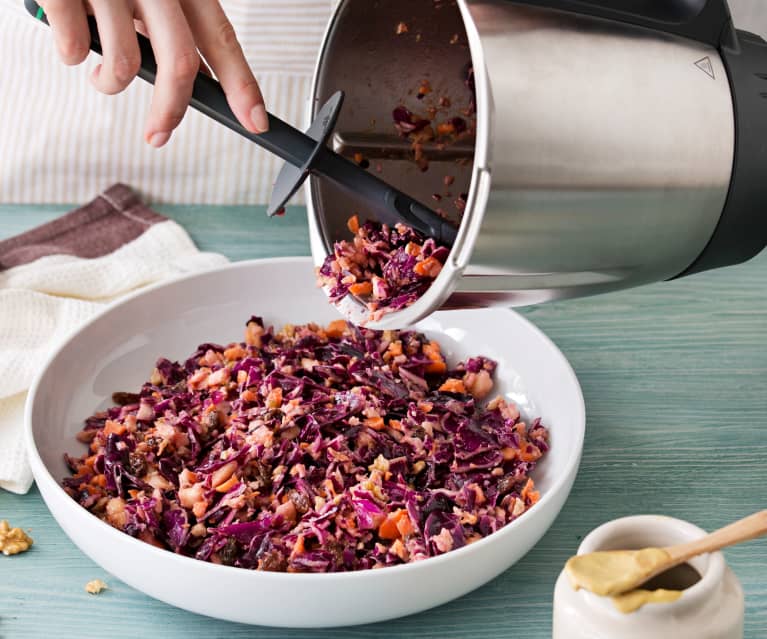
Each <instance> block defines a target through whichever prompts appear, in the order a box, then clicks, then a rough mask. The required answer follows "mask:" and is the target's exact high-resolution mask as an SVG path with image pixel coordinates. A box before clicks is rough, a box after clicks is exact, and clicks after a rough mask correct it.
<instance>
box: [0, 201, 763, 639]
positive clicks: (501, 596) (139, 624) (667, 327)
mask: <svg viewBox="0 0 767 639" xmlns="http://www.w3.org/2000/svg"><path fill="white" fill-rule="evenodd" d="M62 210H64V209H61V208H47V209H40V210H35V211H33V210H32V209H29V208H27V207H0V237H3V236H7V235H11V234H14V233H17V232H20V231H21V230H23V229H25V228H28V227H30V226H33V225H34V224H37V223H40V222H42V221H44V220H45V219H50V218H51V217H52V216H53V215H55V214H57V213H59V212H61V211H62ZM160 210H161V211H162V212H163V213H165V214H167V215H169V216H170V217H172V218H173V219H176V220H177V221H179V222H180V223H181V224H182V225H183V226H184V227H185V228H187V229H188V230H189V231H190V233H191V234H192V236H193V237H194V239H195V241H196V242H197V243H198V245H199V246H200V247H201V248H203V249H206V250H214V251H220V252H222V253H224V254H226V255H228V256H229V257H230V258H233V259H244V258H247V257H261V256H267V255H289V254H306V253H308V244H307V233H306V227H305V223H304V221H303V218H302V212H301V210H300V209H297V210H291V211H290V212H289V214H288V216H286V218H284V219H281V220H271V221H268V220H265V219H264V218H263V216H262V214H261V212H260V211H258V210H251V209H245V208H242V207H229V208H219V209H216V208H213V207H160ZM766 293H767V254H765V255H762V256H760V257H758V258H757V259H755V260H753V261H752V262H750V263H749V264H746V265H743V266H739V267H735V268H731V269H724V270H721V271H718V272H714V273H706V274H702V275H698V276H695V277H692V278H688V279H685V280H679V281H676V282H671V283H665V284H657V285H652V286H646V287H643V288H640V289H636V290H632V291H626V292H622V293H614V294H611V295H608V296H604V297H599V298H592V299H585V300H576V301H570V302H562V303H556V304H549V305H543V306H537V307H531V308H528V309H524V310H523V311H522V313H523V314H524V315H526V316H527V317H528V318H529V319H531V320H532V321H533V322H535V323H536V324H537V325H538V326H540V327H541V328H542V329H543V330H544V331H545V332H546V333H547V334H548V335H549V336H550V337H551V338H552V339H553V340H554V341H555V342H556V343H557V344H558V345H559V347H560V348H561V349H562V350H563V351H564V353H565V355H567V357H568V358H569V359H570V361H571V363H572V364H573V367H574V368H575V371H576V373H577V374H578V377H579V379H580V381H581V384H582V386H583V390H584V395H585V397H586V406H587V412H588V428H587V438H586V448H585V451H584V456H583V464H582V466H581V470H580V473H579V476H578V479H577V481H576V484H575V487H574V489H573V493H572V495H571V497H570V499H569V500H568V502H567V504H566V505H565V508H564V510H563V511H562V514H561V515H560V517H559V518H558V519H557V521H556V523H555V524H554V526H553V527H552V528H551V530H550V531H549V533H548V534H547V535H546V536H545V537H544V539H543V540H542V541H541V543H539V544H538V545H537V546H536V548H535V549H534V550H533V551H531V552H530V553H529V554H528V555H527V556H526V557H525V558H524V559H523V560H522V561H521V562H520V563H518V564H517V565H516V566H515V567H514V568H512V569H511V570H509V571H507V572H506V573H505V574H504V575H502V576H501V577H499V578H498V579H496V580H494V581H493V582H491V583H490V584H488V585H486V586H485V587H483V588H481V589H479V590H477V591H476V592H474V593H472V594H470V595H468V596H466V597H463V598H462V599H459V600H457V601H455V602H453V603H451V604H448V605H445V606H442V607H441V608H438V609H435V610H431V611H428V612H425V613H422V614H419V615H415V616H413V617H408V618H405V619H398V620H395V621H391V622H387V623H384V624H376V625H371V626H363V627H358V628H347V629H333V630H327V631H317V632H314V631H312V632H307V631H298V630H295V631H294V630H274V629H266V628H250V627H247V626H240V625H236V624H227V623H223V622H218V621H215V620H211V619H206V618H203V617H198V616H195V615H192V614H190V613H187V612H183V611H181V610H176V609H174V608H171V607H169V606H166V605H164V604H161V603H159V602H156V601H154V600H152V599H149V598H148V597H146V596H144V595H142V594H141V593H138V592H137V591H135V590H133V589H132V588H130V587H128V586H126V585H124V584H122V583H120V582H119V581H118V580H116V579H113V578H111V577H110V576H109V575H106V574H104V572H103V571H102V570H101V569H100V568H99V567H98V566H96V565H95V564H93V563H92V562H91V561H90V560H88V559H87V558H86V557H84V556H83V555H82V553H80V551H79V550H78V549H77V548H76V547H74V545H73V544H72V543H71V542H70V541H69V540H68V539H67V538H66V537H65V536H64V534H63V533H62V532H61V530H60V529H59V527H58V525H57V524H56V523H55V521H53V519H52V518H51V516H50V515H49V514H48V511H47V509H46V508H45V506H44V504H43V503H42V501H41V499H40V497H39V494H38V493H37V492H36V490H33V492H32V493H30V494H29V495H27V496H25V497H18V496H13V495H10V494H8V493H2V492H0V518H1V517H7V518H9V519H11V520H12V521H13V522H15V523H17V524H21V525H23V526H25V527H30V528H32V534H33V536H34V537H35V539H36V542H37V543H36V545H35V546H34V548H33V550H32V551H30V552H29V553H28V554H26V555H20V556H18V557H14V558H2V557H0V574H2V575H3V579H2V581H0V637H2V638H4V639H7V638H12V637H42V636H48V637H69V636H72V637H79V638H83V637H97V636H98V637H102V636H109V637H116V638H118V637H126V638H127V637H131V638H133V637H152V636H161V637H173V636H179V637H181V636H183V637H190V638H193V637H200V638H202V637H205V638H210V637H227V638H229V639H239V638H242V639H244V638H245V637H248V638H252V637H274V638H277V637H280V638H286V639H288V638H290V639H293V638H296V639H297V638H299V637H308V636H311V637H320V638H322V637H328V638H330V637H339V638H352V637H354V638H360V639H363V638H371V639H372V638H373V637H380V636H391V637H413V638H415V637H418V638H422V639H432V638H433V639H438V638H440V639H441V638H445V639H447V638H474V637H487V638H490V639H500V638H502V637H529V638H530V639H537V638H543V637H550V634H551V621H550V618H551V596H552V590H553V586H554V581H555V579H556V576H557V574H558V572H559V570H560V569H561V567H562V564H563V563H564V561H565V560H566V559H567V557H568V556H569V555H570V554H572V553H573V552H574V551H575V549H576V547H577V545H578V543H579V541H580V539H582V537H583V536H584V535H585V534H587V533H588V532H589V531H590V530H591V529H593V528H594V527H596V526H598V525H599V524H601V523H603V522H604V521H606V520H608V519H612V518H614V517H620V516H624V515H630V514H639V513H657V514H666V515H673V516H676V517H681V518H683V519H688V520H690V521H692V522H695V523H697V524H699V525H701V526H702V527H704V528H707V529H714V528H716V527H718V526H721V525H723V524H725V523H727V522H729V521H731V520H734V519H737V518H739V517H741V516H743V515H745V514H748V513H749V512H751V511H755V510H758V509H760V508H764V507H765V492H766V491H765V488H764V486H765V483H766V480H767V438H765V435H764V433H765V432H766V431H765V427H766V426H767V347H765V336H767V294H766ZM725 554H726V556H727V559H728V561H729V563H730V565H731V566H732V568H733V569H734V570H735V572H736V574H737V575H738V577H739V578H740V580H741V582H742V584H743V586H744V589H745V591H746V595H747V602H746V605H747V610H746V637H747V638H753V639H756V638H761V637H765V636H767V579H766V578H765V565H767V540H758V541H755V542H751V543H749V544H746V545H744V546H741V547H737V548H733V549H730V550H728V551H726V553H725ZM94 578H102V579H104V580H105V581H107V583H109V585H110V587H111V589H110V591H108V592H105V593H104V594H102V595H100V596H98V597H93V596H91V595H88V594H86V593H85V592H84V591H83V586H84V585H85V583H86V582H87V581H89V580H91V579H94ZM158 578H161V576H159V575H158ZM257 596H258V593H254V597H257ZM295 605H300V602H296V604H295ZM339 605H343V602H339ZM42 612H44V614H41V613H42Z"/></svg>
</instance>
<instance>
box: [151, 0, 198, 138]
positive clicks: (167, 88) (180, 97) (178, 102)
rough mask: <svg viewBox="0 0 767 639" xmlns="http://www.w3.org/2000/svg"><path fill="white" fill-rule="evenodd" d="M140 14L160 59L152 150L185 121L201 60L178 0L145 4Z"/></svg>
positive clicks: (154, 95)
mask: <svg viewBox="0 0 767 639" xmlns="http://www.w3.org/2000/svg"><path fill="white" fill-rule="evenodd" d="M138 14H139V15H138V17H139V18H140V19H141V20H142V21H143V22H144V25H145V26H146V29H147V31H148V33H149V38H150V40H151V42H152V50H153V51H154V55H155V58H156V59H157V79H156V80H155V90H154V94H153V95H152V104H151V107H150V109H149V116H148V118H147V123H146V131H145V138H146V140H147V142H149V143H150V144H151V145H152V146H155V147H161V146H163V145H164V144H165V143H166V142H167V141H168V140H169V139H170V135H171V133H172V132H173V129H175V128H176V127H177V126H178V125H179V123H180V122H181V120H182V118H183V117H184V113H185V112H186V108H187V106H188V105H189V100H190V98H191V97H192V85H193V84H194V78H195V76H196V75H197V71H198V69H199V66H200V57H199V54H198V53H197V47H196V46H195V42H194V38H193V37H192V32H191V31H190V29H189V25H188V24H187V21H186V17H185V16H184V12H183V11H182V10H181V6H180V5H179V4H178V1H177V0H175V1H174V0H141V2H139V3H138Z"/></svg>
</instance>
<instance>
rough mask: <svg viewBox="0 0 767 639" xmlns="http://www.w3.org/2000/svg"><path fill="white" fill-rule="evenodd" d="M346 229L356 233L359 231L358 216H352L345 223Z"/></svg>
mask: <svg viewBox="0 0 767 639" xmlns="http://www.w3.org/2000/svg"><path fill="white" fill-rule="evenodd" d="M346 227H347V228H348V229H349V230H350V231H351V232H352V233H355V234H356V233H357V231H359V230H360V218H359V216H358V215H352V216H351V217H350V218H349V220H348V221H347V222H346Z"/></svg>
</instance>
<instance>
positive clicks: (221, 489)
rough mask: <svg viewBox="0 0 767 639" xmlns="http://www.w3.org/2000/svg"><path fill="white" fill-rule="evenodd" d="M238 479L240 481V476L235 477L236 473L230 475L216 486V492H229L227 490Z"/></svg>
mask: <svg viewBox="0 0 767 639" xmlns="http://www.w3.org/2000/svg"><path fill="white" fill-rule="evenodd" d="M239 481H240V478H239V477H237V475H232V476H231V477H230V478H229V479H227V480H226V481H225V482H223V483H222V484H219V485H218V486H216V492H217V493H226V492H229V490H231V489H232V488H233V487H234V486H235V485H236V484H237V482H239Z"/></svg>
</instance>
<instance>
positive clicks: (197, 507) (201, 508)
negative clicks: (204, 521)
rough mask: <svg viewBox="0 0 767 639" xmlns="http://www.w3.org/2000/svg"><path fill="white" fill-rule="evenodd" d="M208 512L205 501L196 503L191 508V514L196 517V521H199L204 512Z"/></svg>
mask: <svg viewBox="0 0 767 639" xmlns="http://www.w3.org/2000/svg"><path fill="white" fill-rule="evenodd" d="M206 510H208V502H207V501H198V502H196V503H195V504H194V506H192V512H193V513H194V516H195V517H197V519H200V517H202V516H203V515H204V514H205V511H206Z"/></svg>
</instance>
